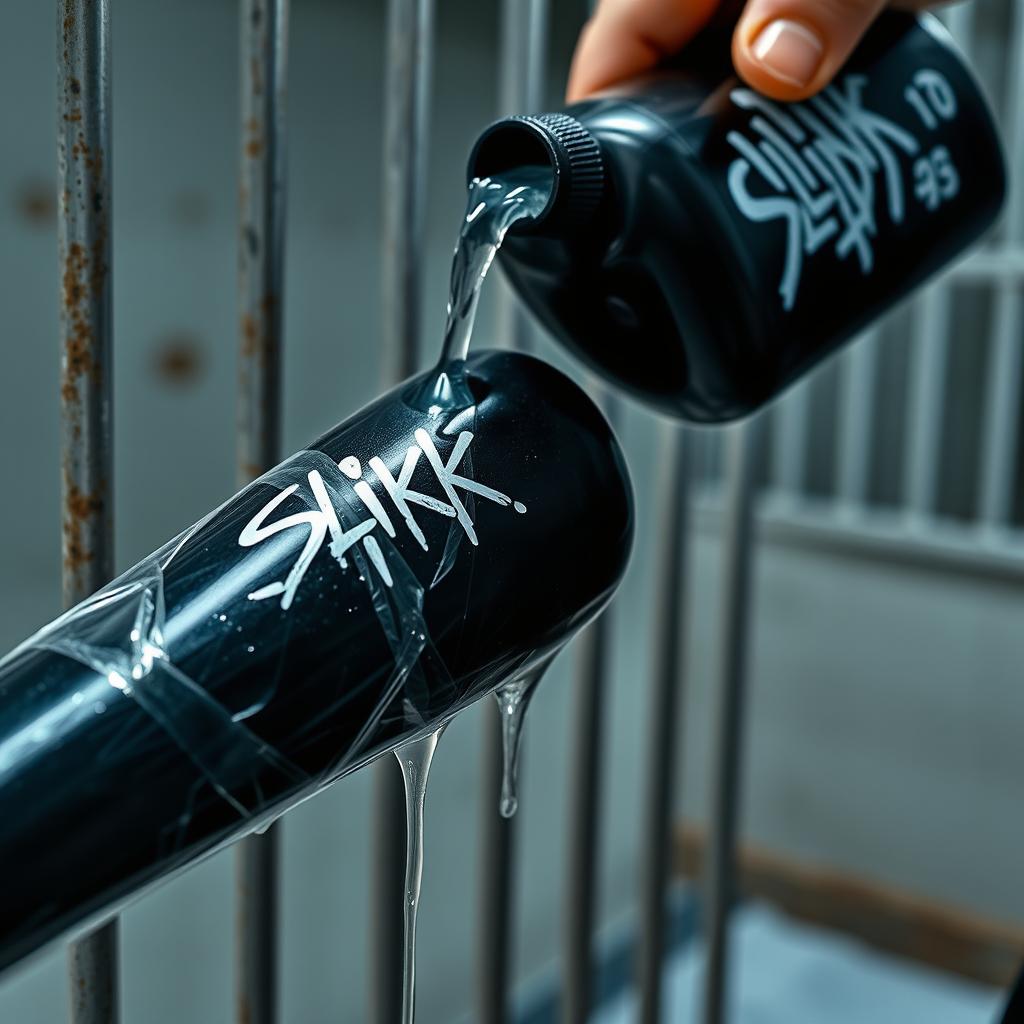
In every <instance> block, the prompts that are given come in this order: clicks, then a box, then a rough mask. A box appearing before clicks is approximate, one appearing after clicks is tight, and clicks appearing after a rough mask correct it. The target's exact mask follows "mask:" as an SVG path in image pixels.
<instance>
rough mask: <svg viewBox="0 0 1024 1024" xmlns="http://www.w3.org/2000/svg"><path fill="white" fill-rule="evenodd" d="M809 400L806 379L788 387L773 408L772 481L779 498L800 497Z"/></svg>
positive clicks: (803, 475) (801, 495)
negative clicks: (787, 390) (786, 391)
mask: <svg viewBox="0 0 1024 1024" xmlns="http://www.w3.org/2000/svg"><path fill="white" fill-rule="evenodd" d="M810 403H811V392H810V383H809V381H806V380H805V381H801V382H800V383H799V384H796V385H795V386H794V387H793V388H791V389H790V391H789V392H788V393H787V394H786V396H785V397H784V398H783V399H782V401H781V402H779V404H778V405H777V406H776V407H775V410H774V417H773V419H774V422H773V424H772V425H773V427H774V439H773V440H774V445H773V451H772V484H773V489H774V490H775V492H776V495H777V496H778V497H780V498H784V499H788V500H796V499H799V498H801V497H803V490H804V483H805V479H806V474H807V425H808V421H809V419H810Z"/></svg>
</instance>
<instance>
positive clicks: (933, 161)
mask: <svg viewBox="0 0 1024 1024" xmlns="http://www.w3.org/2000/svg"><path fill="white" fill-rule="evenodd" d="M727 40H728V36H727V34H725V33H722V32H720V31H716V32H714V33H711V34H709V35H707V36H705V37H704V38H702V39H699V40H698V41H696V42H695V43H694V44H692V46H691V47H690V48H689V49H688V50H687V51H686V52H684V54H683V55H682V56H681V58H680V60H679V61H678V62H677V67H676V68H675V69H672V70H665V71H663V72H661V73H659V74H657V75H654V76H650V77H648V78H645V79H642V80H638V81H636V82H632V83H629V84H627V85H625V86H623V87H621V88H617V89H615V90H613V91H611V92H608V93H606V94H603V95H602V96H600V97H599V98H596V99H593V100H590V101H587V102H585V103H581V104H578V105H575V106H573V107H570V108H568V109H567V111H566V113H568V114H570V115H572V116H573V117H575V118H576V119H577V121H579V122H580V124H582V125H583V126H584V127H585V128H586V129H588V130H589V132H590V134H591V135H592V136H593V137H594V138H595V139H596V140H597V141H598V143H599V144H600V149H601V155H602V158H603V162H604V169H605V197H604V201H603V206H602V209H601V211H600V213H599V215H598V216H596V217H595V218H594V220H593V223H592V225H591V229H590V230H589V232H578V231H576V232H568V233H567V232H559V231H555V230H552V231H550V232H548V233H547V236H546V237H543V236H544V235H545V227H544V225H543V224H541V225H535V226H534V228H533V231H532V233H530V234H528V235H527V234H523V235H519V236H515V235H514V234H513V235H510V236H509V237H508V238H507V239H506V241H505V245H504V248H503V249H502V251H501V253H500V254H499V263H500V264H501V265H502V267H503V268H504V270H505V272H506V273H507V275H508V276H509V278H510V279H511V281H512V282H513V284H514V286H515V287H516V289H517V290H518V291H519V293H520V295H522V297H523V298H524V299H525V300H526V301H527V303H528V304H529V305H530V306H531V307H532V308H533V310H534V312H535V313H536V314H537V315H538V316H539V317H540V319H541V320H542V321H543V322H544V324H545V325H546V326H547V327H548V328H549V329H550V330H551V331H552V332H553V333H554V334H555V335H556V336H557V337H558V338H559V339H560V340H561V341H562V342H563V343H564V344H565V345H567V346H568V347H570V348H572V349H573V350H574V351H575V352H577V353H578V354H579V355H581V356H582V357H583V358H584V359H586V360H587V361H588V362H589V363H590V364H592V365H593V366H594V367H595V368H597V369H598V370H600V371H601V372H603V373H604V375H605V376H606V377H608V378H609V379H610V380H611V381H612V382H613V383H615V384H617V385H620V386H622V387H625V388H627V389H629V390H630V391H632V392H633V394H634V395H636V396H637V397H639V398H640V399H642V400H643V401H645V402H647V403H650V404H652V405H655V406H656V407H658V408H660V409H661V410H662V411H664V412H667V413H669V414H671V415H674V416H679V417H683V418H686V419H691V420H696V421H704V422H714V421H720V420H728V419H732V418H735V417H739V416H743V415H745V414H746V413H749V412H750V411H752V410H753V409H755V408H757V407H758V406H759V405H761V404H762V403H764V402H765V401H767V400H769V399H770V398H772V397H773V396H774V395H776V394H778V393H779V392H780V391H782V390H783V389H784V388H785V387H786V386H787V385H789V384H790V383H792V382H793V381H795V380H796V379H797V378H798V377H800V376H801V375H802V374H804V373H805V372H806V371H807V370H808V369H810V368H811V367H812V366H813V365H814V364H815V363H816V362H818V361H819V360H820V359H822V358H823V357H824V356H826V355H827V354H828V353H830V352H831V351H833V350H834V349H835V348H836V347H837V346H838V345H839V344H840V343H842V342H843V341H845V340H846V339H848V338H850V337H851V336H852V335H853V334H855V333H856V332H857V331H858V330H860V329H861V328H863V327H864V326H865V325H867V324H868V323H870V322H871V321H872V320H873V319H875V318H876V317H878V316H879V315H880V314H881V313H883V312H884V311H885V310H887V309H888V308H890V307H891V306H892V305H893V304H894V303H895V302H896V301H897V300H899V299H900V298H901V297H902V296H904V295H906V294H907V293H908V292H909V291H910V290H911V289H913V288H915V287H916V286H918V285H919V284H921V282H922V281H924V280H925V279H926V278H927V277H929V276H930V275H932V274H933V273H935V272H936V271H937V270H938V269H940V268H941V267H943V266H944V265H945V264H947V263H948V262H949V261H950V260H952V259H953V258H954V257H955V256H957V255H958V254H959V253H961V252H962V251H963V250H964V248H965V247H966V246H968V245H969V244H970V243H971V242H973V241H974V240H975V239H976V238H977V237H978V236H979V235H980V234H981V233H982V232H983V231H984V230H985V229H986V228H987V227H988V226H989V225H990V224H991V223H992V221H993V220H994V218H995V217H996V215H997V213H998V211H999V209H1000V207H1001V205H1002V200H1003V193H1004V188H1005V182H1004V168H1003V162H1002V155H1001V151H1000V145H999V142H998V139H997V137H996V134H995V129H994V126H993V123H992V119H991V116H990V113H989V111H988V109H987V107H986V104H985V102H984V100H983V98H982V96H981V94H980V92H979V89H978V86H977V84H976V83H975V81H974V79H973V77H972V75H971V73H970V72H969V70H968V69H967V68H965V66H964V65H963V63H962V61H961V58H960V56H959V55H958V54H957V52H956V51H955V50H954V49H953V48H952V46H951V44H949V43H948V42H946V41H945V40H944V30H943V29H942V28H941V27H940V26H939V25H938V23H937V22H935V20H934V19H932V18H928V19H927V20H926V21H924V22H918V20H917V19H916V18H914V17H913V16H911V15H907V14H899V13H895V12H890V13H887V14H885V15H883V16H882V17H881V18H880V19H879V21H878V22H877V23H876V25H875V26H874V27H873V28H872V30H871V31H870V32H869V33H868V35H867V37H866V38H865V40H864V41H863V43H862V44H861V46H860V47H859V48H858V50H857V52H856V54H855V55H854V56H853V57H852V58H851V60H850V62H849V64H848V65H847V67H846V69H844V72H843V74H842V75H841V76H840V78H839V79H838V81H837V83H836V84H835V85H833V86H832V87H831V90H830V91H829V92H828V93H826V94H825V95H824V96H823V97H822V98H820V99H813V100H811V101H808V103H805V104H800V105H799V106H800V107H801V108H802V109H803V111H804V113H803V114H800V115H798V116H796V117H794V111H795V105H787V104H771V103H769V102H768V101H763V100H762V101H760V102H759V101H758V100H757V99H755V98H753V94H752V93H750V91H749V90H746V89H745V87H742V86H741V83H739V82H738V81H737V80H736V79H735V77H734V76H733V73H732V70H731V65H730V59H729V50H728V41H727ZM943 81H944V82H945V83H947V84H948V87H949V90H951V91H952V95H953V104H952V106H953V108H955V109H954V110H953V112H952V113H950V105H949V102H948V100H949V92H948V90H947V89H946V87H945V86H944V85H943V84H942V83H943ZM737 90H740V93H739V94H737ZM922 108H923V111H922ZM839 109H841V110H843V111H844V113H843V115H842V116H840V117H838V118H837V117H836V116H835V113H836V111H837V110H839ZM805 116H806V118H807V120H803V119H802V118H804V117H805ZM812 118H813V119H815V120H816V123H817V127H814V126H811V125H810V119H812ZM794 125H795V130H794V131H792V132H791V133H790V132H789V131H788V130H787V126H788V128H789V129H793V126H794ZM489 131H490V133H491V136H490V139H489V142H488V146H489V151H491V152H493V151H497V150H498V149H499V146H498V143H497V141H495V139H494V137H493V132H494V129H491V130H489ZM519 131H520V134H521V130H519ZM737 140H739V141H738V143H737ZM512 141H514V140H510V142H512ZM742 146H746V147H747V150H746V152H747V154H749V150H750V147H754V148H755V149H756V151H757V157H759V158H760V160H761V163H762V165H764V166H767V168H768V171H767V174H762V173H761V172H760V171H759V170H758V167H757V166H756V165H755V163H752V162H751V160H750V159H748V157H747V155H745V154H744V152H743V151H741V149H740V148H739V147H742ZM505 148H509V147H505ZM794 154H795V156H794ZM509 159H510V158H508V157H506V161H505V162H506V163H507V162H509ZM744 164H746V167H744ZM475 170H476V172H477V173H479V172H481V171H483V172H489V171H490V170H491V169H490V168H486V167H485V168H476V169H475ZM773 179H774V180H773ZM730 181H731V182H732V188H734V189H736V188H738V189H740V190H741V191H743V192H745V193H746V195H747V197H748V200H747V201H748V205H749V208H750V209H751V210H752V211H753V215H746V214H744V213H743V212H741V209H740V208H739V206H738V203H737V199H736V198H735V194H734V192H733V191H731V186H730ZM954 191H955V194H953V193H954ZM553 223H555V222H554V221H553ZM787 260H789V261H790V263H789V264H787ZM793 261H795V264H794V262H793ZM794 265H795V266H796V267H797V270H798V273H797V282H798V284H797V287H795V288H793V287H792V285H793V277H792V267H793V266H794ZM787 267H788V268H789V270H788V273H787Z"/></svg>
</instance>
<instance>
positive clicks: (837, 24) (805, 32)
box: [568, 0, 929, 102]
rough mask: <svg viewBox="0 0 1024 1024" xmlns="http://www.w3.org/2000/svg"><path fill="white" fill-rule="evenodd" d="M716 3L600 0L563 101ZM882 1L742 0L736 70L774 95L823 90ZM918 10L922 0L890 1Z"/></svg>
mask: <svg viewBox="0 0 1024 1024" xmlns="http://www.w3.org/2000/svg"><path fill="white" fill-rule="evenodd" d="M722 2H724V0H600V2H599V3H598V5H597V11H596V12H595V14H594V16H593V17H592V18H591V19H590V21H589V22H587V24H586V26H585V27H584V29H583V32H582V33H581V35H580V39H579V43H578V44H577V46H576V53H575V56H574V57H573V62H572V70H571V71H570V73H569V87H568V99H569V100H570V102H575V101H576V100H580V99H583V98H584V97H586V96H588V95H589V94H590V93H592V92H595V91H597V90H599V89H604V88H607V87H608V86H610V85H614V84H615V83H616V82H620V81H623V80H624V79H627V78H631V77H632V76H633V75H637V74H640V73H642V72H644V71H646V70H648V69H649V68H653V67H655V66H656V65H657V64H659V63H660V62H661V61H662V60H664V59H666V58H668V57H671V56H673V55H675V54H676V53H678V52H679V51H680V50H682V48H683V47H684V46H685V45H686V44H687V43H688V42H689V41H690V40H691V39H692V38H693V37H694V36H695V35H696V34H697V32H699V31H700V29H702V28H703V27H704V26H705V25H706V24H707V22H708V21H709V19H710V18H711V16H712V15H713V14H714V13H715V11H716V10H717V9H718V8H719V7H720V6H721V4H722ZM887 6H889V4H888V3H887V0H747V2H746V6H745V7H744V10H743V13H742V15H741V16H740V20H739V22H738V24H737V25H736V30H735V32H734V33H733V37H732V59H733V63H734V64H735V66H736V71H737V73H738V74H739V76H740V77H741V78H743V79H744V80H745V81H746V82H747V84H748V85H750V86H752V87H753V88H755V89H757V90H758V91H759V92H762V93H764V94H765V95H766V96H770V97H772V98H773V99H777V100H800V99H805V98H806V97H808V96H813V95H814V93H816V92H818V91H819V90H820V89H823V88H824V87H825V86H826V85H828V83H829V82H830V81H831V80H832V78H833V77H834V76H835V75H836V73H837V72H838V71H839V69H840V68H841V67H842V66H843V64H844V63H845V62H846V58H847V57H849V55H850V53H851V52H852V51H853V49H854V47H856V45H857V43H858V42H859V41H860V38H861V36H863V35H864V33H865V32H866V31H867V29H868V28H869V26H870V25H871V23H872V22H873V21H874V20H875V18H876V17H877V16H878V14H879V13H880V12H881V11H882V10H883V9H884V8H885V7H887ZM893 6H899V7H902V8H904V9H920V8H923V7H927V6H929V3H928V0H898V2H897V3H894V4H893Z"/></svg>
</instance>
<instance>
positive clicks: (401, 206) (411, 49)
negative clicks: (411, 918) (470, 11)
mask: <svg viewBox="0 0 1024 1024" xmlns="http://www.w3.org/2000/svg"><path fill="white" fill-rule="evenodd" d="M433 22H434V2H433V0H389V3H388V27H387V67H386V70H385V93H384V155H383V168H382V172H383V180H384V209H383V229H382V230H383V243H382V246H383V253H382V255H383V264H382V267H381V349H382V357H383V361H384V383H385V385H386V386H388V387H390V386H391V385H393V384H395V383H397V382H398V381H401V380H404V379H405V378H406V377H408V376H409V375H410V374H412V373H414V372H415V370H416V368H417V362H418V359H419V348H420V345H419V342H420V333H421V318H420V290H421V284H422V276H423V264H424V250H425V240H424V233H425V220H426V202H427V115H428V105H429V99H430V77H431V65H432V63H433V45H434V42H433ZM375 772H376V777H375V780H374V782H375V787H376V796H375V810H374V816H375V817H374V827H373V848H374V853H373V860H374V878H373V887H374V901H373V928H372V952H371V970H370V992H369V1009H370V1012H369V1019H370V1020H371V1021H372V1022H373V1024H396V1022H398V1021H400V1020H401V1014H402V958H403V942H402V935H403V929H404V898H405V838H406V822H405V817H406V816H405V787H404V784H403V781H402V773H401V772H400V771H398V770H397V768H396V765H395V763H394V760H393V759H392V758H390V757H388V758H385V759H384V760H383V761H382V762H381V763H380V764H379V765H377V767H376V768H375Z"/></svg>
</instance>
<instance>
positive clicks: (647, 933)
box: [637, 424, 690, 1024]
mask: <svg viewBox="0 0 1024 1024" xmlns="http://www.w3.org/2000/svg"><path fill="white" fill-rule="evenodd" d="M663 430H664V436H663V439H662V444H661V467H660V473H659V479H660V480H661V482H662V487H663V490H662V492H661V494H660V495H659V501H658V507H659V509H660V519H661V521H660V524H659V529H658V533H657V536H658V537H659V538H662V539H663V544H664V549H663V550H662V552H661V553H660V555H659V568H658V576H657V580H656V583H655V586H656V591H655V602H656V607H655V622H654V636H653V643H654V658H655V661H654V678H653V680H652V683H653V686H652V692H651V705H650V716H651V717H650V731H649V733H648V735H649V736H650V741H649V742H650V746H649V748H648V760H647V778H646V794H645V808H644V832H643V839H644V841H643V849H642V861H641V876H640V936H639V938H640V948H639V961H638V965H637V967H638V985H639V989H640V1017H639V1019H640V1021H641V1022H642V1024H658V1021H659V1020H660V1015H661V969H662V961H663V957H664V950H665V917H666V914H665V911H666V897H667V895H668V882H669V866H670V843H671V833H672V821H671V814H672V793H673V790H674V786H675V783H676V774H677V772H676V764H677V760H678V756H679V751H678V746H679V743H678V733H679V728H678V726H679V722H678V719H679V711H678V709H679V705H680V701H681V700H682V691H683V677H684V658H685V648H684V642H683V641H684V637H683V629H684V626H683V623H684V615H685V609H684V607H683V601H684V596H685V579H686V576H685V561H686V548H687V534H688V525H689V465H690V436H689V434H688V433H687V432H686V431H685V430H684V429H682V428H680V427H678V426H676V425H674V424H665V425H664V427H663Z"/></svg>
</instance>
